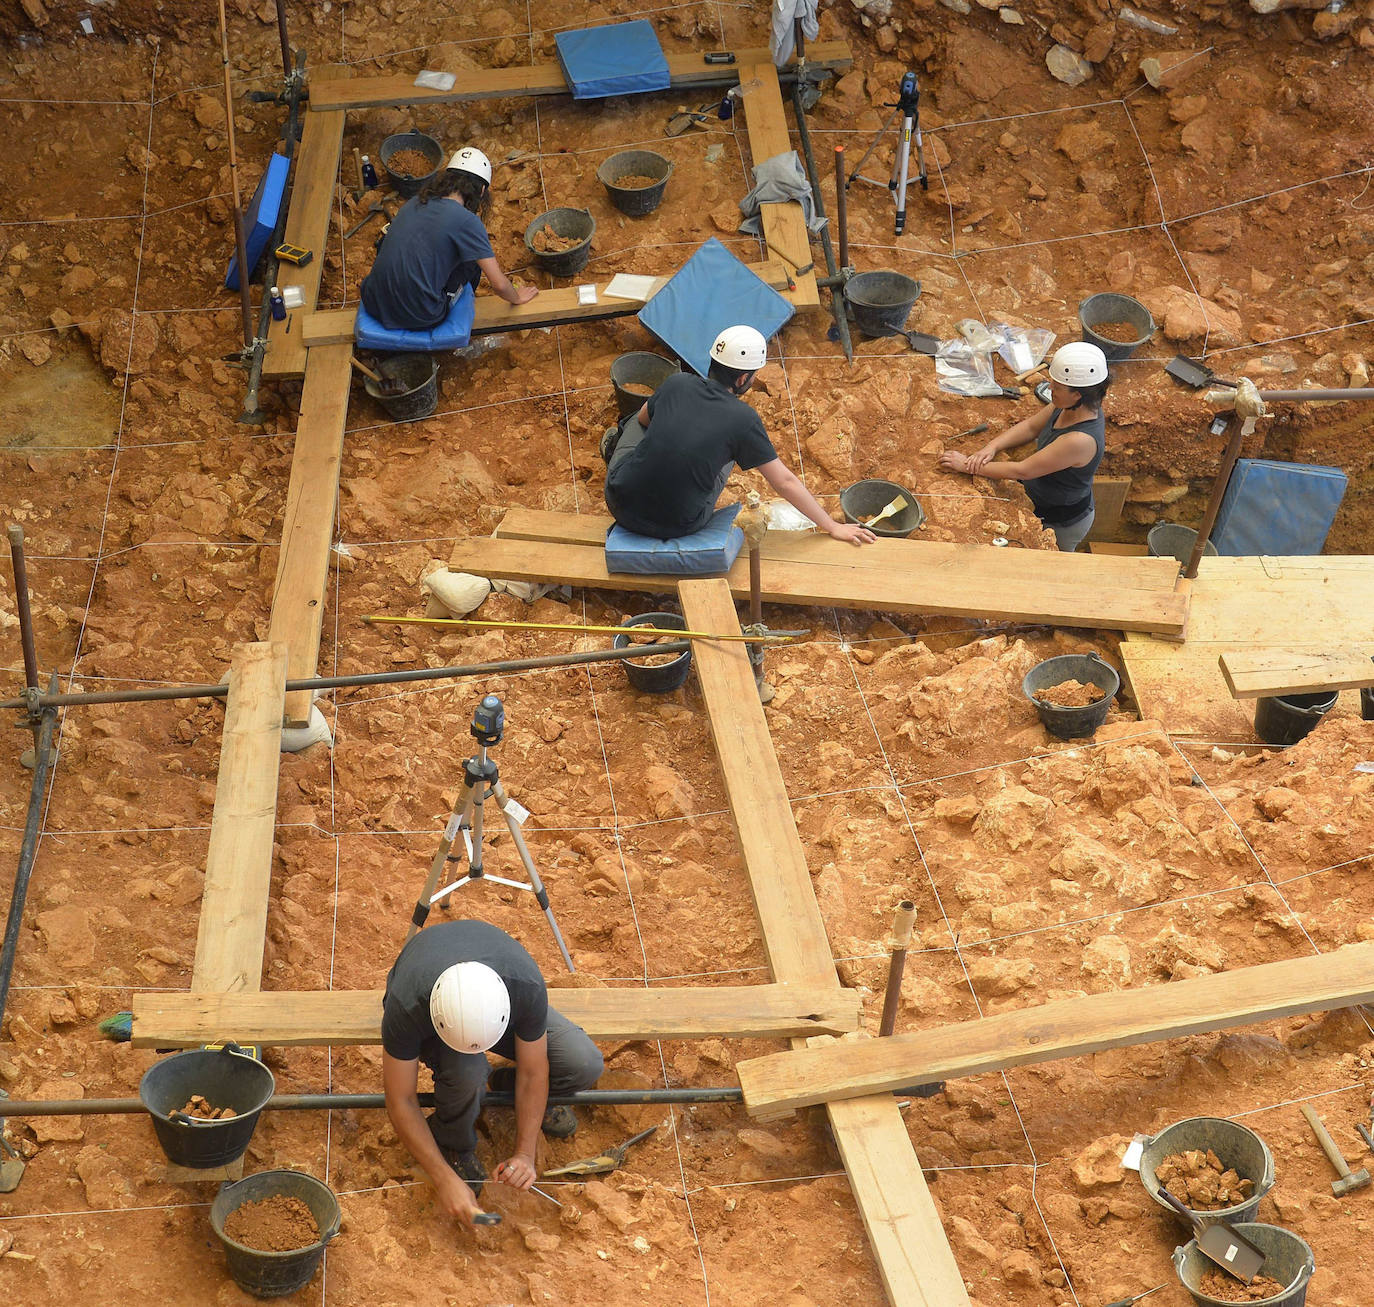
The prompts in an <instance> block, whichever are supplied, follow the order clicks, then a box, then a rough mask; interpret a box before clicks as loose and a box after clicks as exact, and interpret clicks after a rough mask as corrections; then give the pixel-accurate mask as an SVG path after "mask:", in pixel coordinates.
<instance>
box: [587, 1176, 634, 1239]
mask: <svg viewBox="0 0 1374 1307" xmlns="http://www.w3.org/2000/svg"><path fill="white" fill-rule="evenodd" d="M583 1196H584V1197H585V1198H586V1199H587V1201H588V1202H589V1203H591V1205H592V1206H593V1207H595V1208H596V1210H597V1211H598V1212H600V1213H601V1215H602V1216H604V1217H605V1218H606V1219H607V1220H608V1221H610V1223H611V1224H612V1225H614V1226H615V1228H616V1229H617V1230H620V1231H622V1232H623V1231H625V1230H628V1229H629V1228H630V1226H632V1225H633V1224H634V1223H635V1222H636V1221H637V1220H638V1219H639V1218H638V1216H636V1214H635V1210H634V1203H633V1202H632V1201H631V1200H630V1196H629V1195H628V1194H626V1193H622V1192H621V1191H620V1190H619V1189H612V1188H611V1186H610V1185H608V1184H607V1183H606V1182H605V1181H604V1180H589V1181H588V1182H587V1187H586V1189H585V1190H584V1191H583Z"/></svg>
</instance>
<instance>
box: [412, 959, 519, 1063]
mask: <svg viewBox="0 0 1374 1307" xmlns="http://www.w3.org/2000/svg"><path fill="white" fill-rule="evenodd" d="M429 1017H430V1020H431V1021H433V1022H434V1030H435V1033H436V1034H437V1035H438V1036H439V1038H440V1039H442V1040H443V1041H444V1043H446V1044H447V1045H448V1046H449V1047H450V1048H452V1049H456V1050H457V1051H458V1052H459V1053H485V1052H486V1051H487V1049H489V1048H490V1047H491V1046H492V1045H493V1044H495V1043H496V1041H497V1040H498V1039H500V1038H501V1036H502V1035H504V1034H505V1033H506V1027H507V1026H508V1025H510V994H509V993H508V992H507V991H506V982H505V981H503V980H502V979H501V977H500V976H498V975H497V974H496V972H494V971H493V970H492V969H491V968H490V967H489V966H487V964H486V963H485V962H458V963H455V964H454V965H453V966H451V967H449V968H448V969H447V970H445V971H442V972H440V973H439V979H438V980H436V981H435V982H434V988H433V989H432V990H430V992H429Z"/></svg>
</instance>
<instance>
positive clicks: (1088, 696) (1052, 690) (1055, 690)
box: [1035, 681, 1106, 708]
mask: <svg viewBox="0 0 1374 1307" xmlns="http://www.w3.org/2000/svg"><path fill="white" fill-rule="evenodd" d="M1105 696H1106V691H1105V690H1103V689H1101V688H1100V687H1098V686H1096V685H1093V684H1092V683H1091V682H1088V681H1060V682H1059V684H1058V685H1047V686H1046V687H1045V688H1044V689H1043V690H1037V691H1036V692H1035V697H1036V698H1037V699H1039V700H1040V702H1041V703H1048V704H1053V705H1054V706H1055V707H1056V708H1086V707H1087V706H1088V705H1089V704H1092V703H1097V702H1098V701H1099V700H1100V699H1102V698H1104V697H1105Z"/></svg>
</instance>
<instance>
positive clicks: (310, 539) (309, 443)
mask: <svg viewBox="0 0 1374 1307" xmlns="http://www.w3.org/2000/svg"><path fill="white" fill-rule="evenodd" d="M352 354H353V346H352V345H325V346H321V347H320V348H318V349H312V350H311V351H310V359H309V367H308V368H307V370H306V374H305V388H304V389H303V390H302V391H301V415H300V420H299V421H298V422H297V424H296V447H295V451H294V453H293V454H292V456H291V480H290V482H289V484H288V486H287V491H286V513H285V516H284V517H283V519H282V533H281V553H280V555H279V557H278V559H277V580H276V584H275V585H274V586H273V589H272V618H271V622H270V624H269V626H268V630H267V638H268V639H269V640H276V641H280V642H281V643H283V644H285V645H286V646H287V648H288V650H289V660H290V661H289V665H290V674H291V677H292V678H303V677H310V676H314V675H315V672H316V663H317V662H318V660H319V656H320V624H321V622H322V621H323V620H324V610H325V589H326V587H327V585H328V582H329V550H330V546H331V545H332V544H333V541H334V507H335V503H336V501H337V499H338V497H339V465H340V464H341V462H342V461H343V433H344V422H345V420H346V418H347V416H348V392H349V384H350V380H351V376H352V372H351V368H350V364H349V359H350V358H351V357H352ZM309 720H310V691H309V690H296V691H294V692H293V693H292V694H290V695H288V696H287V700H286V724H287V725H288V726H304V725H305V724H306V723H307V722H308V721H309Z"/></svg>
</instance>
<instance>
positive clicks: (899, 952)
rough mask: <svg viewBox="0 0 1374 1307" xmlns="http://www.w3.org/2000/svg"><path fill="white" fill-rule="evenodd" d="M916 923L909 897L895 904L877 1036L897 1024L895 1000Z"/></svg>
mask: <svg viewBox="0 0 1374 1307" xmlns="http://www.w3.org/2000/svg"><path fill="white" fill-rule="evenodd" d="M915 924H916V905H915V904H914V903H913V902H912V901H911V900H910V899H903V900H902V901H901V902H900V903H899V904H897V910H896V912H895V913H894V914H893V917H892V938H891V939H890V940H889V941H888V947H889V948H890V949H891V950H892V956H891V958H890V960H889V961H888V964H887V993H886V994H884V995H883V1015H882V1019H881V1020H880V1021H879V1022H878V1035H879V1037H882V1036H886V1035H890V1034H891V1033H892V1032H893V1030H894V1029H895V1028H896V1025H897V1001H898V999H899V998H900V997H901V994H902V973H903V972H904V971H905V970H906V951H907V949H908V948H909V947H910V945H911V930H912V927H913V926H915Z"/></svg>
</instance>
